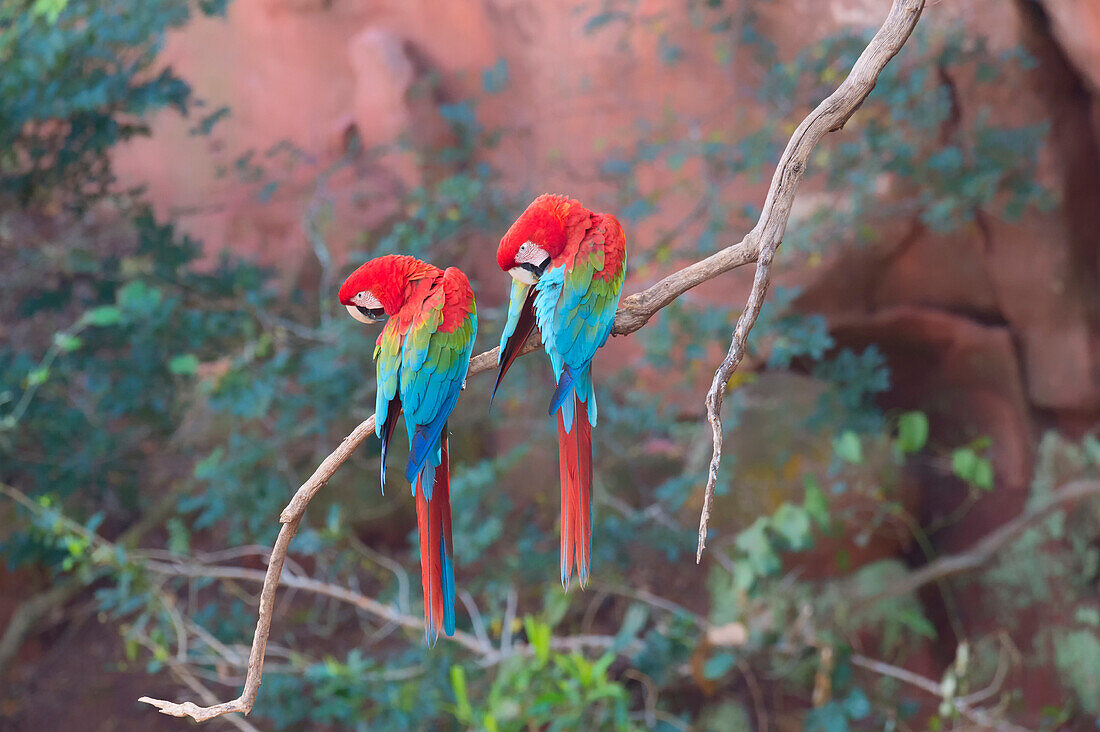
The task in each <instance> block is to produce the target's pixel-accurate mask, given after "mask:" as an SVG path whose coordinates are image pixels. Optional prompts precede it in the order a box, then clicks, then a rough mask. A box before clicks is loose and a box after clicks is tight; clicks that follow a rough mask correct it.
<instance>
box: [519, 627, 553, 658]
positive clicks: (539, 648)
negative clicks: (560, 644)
mask: <svg viewBox="0 0 1100 732" xmlns="http://www.w3.org/2000/svg"><path fill="white" fill-rule="evenodd" d="M523 628H524V630H525V631H526V632H527V642H528V643H530V644H531V647H532V648H534V649H535V658H536V659H538V662H539V666H542V665H544V664H545V663H546V662H547V661H548V660H549V659H550V625H549V623H542V622H539V620H538V619H537V618H535V617H534V616H532V615H528V616H527V617H525V618H524V619H523Z"/></svg>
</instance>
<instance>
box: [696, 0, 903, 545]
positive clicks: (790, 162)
mask: <svg viewBox="0 0 1100 732" xmlns="http://www.w3.org/2000/svg"><path fill="white" fill-rule="evenodd" d="M923 9H924V0H894V3H893V4H892V5H891V6H890V13H889V15H887V16H886V20H885V22H883V24H882V27H881V28H879V30H878V33H876V34H875V36H874V38H872V39H871V42H870V43H869V44H867V48H865V49H863V53H862V54H860V56H859V59H857V60H856V63H855V65H854V66H853V67H852V71H851V73H849V74H848V78H846V79H845V80H844V81H843V82H842V83H841V85H840V86H839V87H837V89H836V91H834V92H833V93H832V94H830V95H829V96H828V97H827V98H826V99H825V101H823V102H821V104H819V105H817V108H816V109H815V110H814V111H813V112H811V113H810V115H809V116H808V117H806V119H804V120H802V124H800V125H799V126H798V128H797V129H796V130H795V132H794V134H793V135H792V136H791V139H790V141H789V142H788V143H787V148H786V149H785V150H784V151H783V156H782V157H780V158H779V164H778V166H776V169H775V174H774V175H773V176H772V182H771V187H770V188H769V189H768V196H767V198H766V199H765V200H764V208H763V210H762V211H761V212H760V219H759V221H757V222H756V226H754V227H753V229H752V231H750V232H749V233H748V235H747V236H746V237H745V239H744V241H743V242H742V243H747V244H748V245H749V247H750V248H751V249H753V250H754V251H756V252H758V254H759V256H758V259H757V262H756V275H755V276H754V277H753V282H752V290H751V291H750V292H749V298H748V302H746V303H745V309H744V310H742V311H741V316H740V317H739V318H738V319H737V326H736V327H735V328H734V330H733V337H732V339H731V340H730V347H729V351H728V352H727V353H726V357H725V358H723V359H722V363H721V364H720V365H719V366H718V370H717V371H715V372H714V380H713V381H712V382H711V385H710V390H709V391H708V392H707V399H706V405H707V421H708V422H710V427H711V434H712V437H711V441H712V452H711V458H710V469H709V471H708V472H707V487H706V492H705V493H704V495H703V510H702V512H701V514H700V516H699V547H698V549H697V550H696V555H695V561H696V562H697V563H698V562H700V561H702V558H703V549H704V547H705V546H706V541H707V525H708V524H709V522H710V511H711V504H712V503H713V501H714V487H715V485H716V484H717V482H718V465H719V463H720V462H721V460H722V441H723V435H722V400H723V398H724V397H725V395H726V386H727V384H729V380H730V376H732V375H733V372H734V370H735V369H736V368H737V366H738V364H740V363H741V359H742V358H744V356H745V343H746V341H747V340H748V337H749V332H750V331H751V330H752V327H753V325H755V324H756V318H757V316H758V315H760V307H761V306H762V305H763V303H764V297H765V296H766V295H767V294H768V284H769V283H770V281H771V271H770V268H771V263H772V258H773V257H774V256H775V250H776V248H777V247H778V246H779V243H780V242H781V241H783V232H784V231H785V230H786V228H787V220H788V219H789V218H790V215H791V206H792V205H793V204H794V196H795V193H796V192H797V191H798V184H799V183H800V182H801V181H802V176H803V175H804V174H805V173H806V166H807V164H808V163H809V160H810V153H812V152H813V150H814V148H815V147H816V146H817V143H818V142H820V141H821V138H823V137H824V136H825V135H826V134H827V133H829V132H833V131H835V130H839V129H841V128H842V127H844V123H845V122H847V121H848V118H849V117H851V116H852V115H853V114H854V113H855V111H856V110H857V109H859V107H860V105H861V104H863V100H864V99H866V98H867V95H868V94H870V93H871V90H872V89H874V88H875V82H876V81H877V80H878V76H879V74H880V73H882V70H883V68H885V66H886V64H887V63H888V62H889V61H890V59H892V58H893V57H894V56H895V54H897V52H898V51H900V50H901V47H902V46H904V45H905V42H906V41H907V40H908V39H909V35H910V34H911V33H912V32H913V28H915V27H916V25H917V20H918V19H919V18H920V14H921V11H922V10H923Z"/></svg>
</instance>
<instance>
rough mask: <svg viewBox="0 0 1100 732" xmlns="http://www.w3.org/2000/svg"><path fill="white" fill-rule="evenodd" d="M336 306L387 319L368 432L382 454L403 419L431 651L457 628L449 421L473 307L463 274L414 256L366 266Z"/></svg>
mask: <svg viewBox="0 0 1100 732" xmlns="http://www.w3.org/2000/svg"><path fill="white" fill-rule="evenodd" d="M340 302H341V303H342V304H343V305H345V306H347V309H348V312H349V313H351V316H352V317H353V318H355V319H356V320H358V321H360V322H363V323H374V322H377V321H379V320H382V319H383V318H387V317H388V318H389V320H388V321H387V322H386V325H385V326H384V327H383V328H382V333H381V334H380V335H379V336H378V344H377V346H375V349H374V360H375V364H376V368H377V372H378V386H377V394H376V398H375V420H376V421H375V430H376V431H377V434H378V436H379V437H380V438H382V477H381V480H382V488H383V491H384V490H385V485H386V454H387V452H388V449H389V443H390V439H391V437H392V436H393V431H394V428H395V427H396V426H397V417H398V415H399V414H400V413H401V411H402V409H404V412H405V428H406V430H407V431H408V434H409V462H408V465H407V466H406V468H405V478H406V479H407V480H408V481H409V482H410V483H412V486H413V489H412V491H413V497H414V498H415V499H416V523H417V528H418V531H419V534H420V578H421V584H422V586H423V589H424V625H425V631H426V633H427V636H428V641H429V643H432V644H434V643H435V641H436V640H437V639H438V638H439V630H440V628H442V629H443V631H444V632H445V633H446V634H447V635H454V630H455V577H454V565H453V564H452V557H453V556H454V548H453V546H452V543H451V498H450V467H449V465H448V462H449V460H448V455H447V418H448V417H450V416H451V411H452V410H454V407H455V402H457V401H458V395H459V392H461V391H462V387H463V384H464V383H465V381H466V371H467V369H468V368H469V366H470V352H471V351H472V350H473V347H474V336H475V335H476V333H477V308H476V307H475V305H474V294H473V291H472V290H471V289H470V282H469V280H467V279H466V275H464V274H463V273H462V271H461V270H459V269H456V268H455V267H451V268H450V269H447V270H446V271H444V270H441V269H439V268H438V267H433V266H432V265H430V264H427V263H426V262H421V261H420V260H419V259H415V258H414V257H408V256H402V255H396V254H391V255H387V256H384V257H378V258H377V259H372V260H370V261H369V262H367V263H366V264H364V265H363V266H361V267H359V269H357V270H355V271H354V272H352V273H351V276H349V277H348V278H347V280H345V282H344V284H343V285H342V286H341V287H340Z"/></svg>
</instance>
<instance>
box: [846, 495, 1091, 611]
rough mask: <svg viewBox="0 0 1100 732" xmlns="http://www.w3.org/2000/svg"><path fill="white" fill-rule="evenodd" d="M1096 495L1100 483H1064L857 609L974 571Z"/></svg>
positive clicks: (858, 604)
mask: <svg viewBox="0 0 1100 732" xmlns="http://www.w3.org/2000/svg"><path fill="white" fill-rule="evenodd" d="M1097 494H1100V481H1096V480H1076V481H1073V482H1071V483H1067V484H1065V485H1064V486H1062V487H1061V488H1058V489H1057V490H1055V491H1052V492H1051V493H1050V495H1048V496H1047V497H1046V498H1045V499H1043V500H1042V501H1041V502H1040V503H1038V504H1036V505H1033V506H1031V507H1030V508H1028V509H1026V510H1025V511H1023V512H1022V513H1021V514H1020V515H1019V516H1017V517H1016V518H1014V519H1012V520H1011V521H1009V522H1008V523H1007V524H1004V525H1002V526H1000V527H998V528H997V529H996V530H994V531H992V532H991V533H989V534H987V535H986V536H984V537H983V538H982V539H980V540H979V541H977V542H976V543H975V544H974V546H972V547H970V548H969V549H967V550H966V551H964V552H959V553H958V554H950V555H948V556H944V557H940V558H939V559H937V560H935V561H934V562H931V563H929V564H926V565H924V566H923V567H921V568H920V569H918V570H917V571H916V572H913V573H912V574H910V575H908V576H907V577H905V579H903V580H901V581H899V582H897V583H895V584H893V585H890V586H889V587H887V588H886V589H885V590H883V591H882V592H880V593H878V594H876V595H873V596H871V597H868V598H865V599H862V600H859V601H858V602H857V604H856V608H857V609H858V608H862V607H866V606H867V605H870V604H872V603H876V602H882V601H883V600H889V599H891V598H894V597H899V596H901V595H908V594H911V593H913V592H916V591H917V590H918V589H920V588H921V587H923V586H925V585H926V584H928V583H929V582H938V581H940V580H942V579H944V578H946V577H950V576H952V575H956V574H960V573H962V572H969V571H971V570H974V569H977V568H978V567H981V566H982V565H984V564H985V563H986V562H988V561H989V560H991V559H992V558H993V557H995V556H996V555H997V554H998V553H999V552H1001V551H1002V550H1004V549H1005V548H1006V547H1007V546H1008V545H1009V543H1010V542H1012V540H1013V539H1015V538H1016V537H1018V536H1019V535H1020V534H1022V533H1023V532H1024V531H1025V530H1026V529H1027V528H1028V527H1030V526H1034V525H1035V524H1037V523H1039V522H1040V521H1041V520H1043V519H1044V518H1046V517H1047V516H1049V515H1050V514H1051V513H1053V512H1054V511H1056V510H1058V509H1059V508H1061V507H1062V506H1063V505H1064V504H1066V503H1070V502H1072V501H1077V500H1080V499H1082V498H1087V497H1088V496H1094V495H1097Z"/></svg>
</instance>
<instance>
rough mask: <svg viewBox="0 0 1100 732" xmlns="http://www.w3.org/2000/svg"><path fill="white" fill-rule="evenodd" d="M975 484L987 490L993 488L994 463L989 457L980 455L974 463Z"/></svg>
mask: <svg viewBox="0 0 1100 732" xmlns="http://www.w3.org/2000/svg"><path fill="white" fill-rule="evenodd" d="M972 482H973V483H974V485H976V486H977V487H979V488H981V489H982V490H985V491H991V490H993V463H992V462H990V461H989V460H988V459H987V458H983V457H979V458H978V462H977V463H975V464H974V479H973V481H972Z"/></svg>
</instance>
